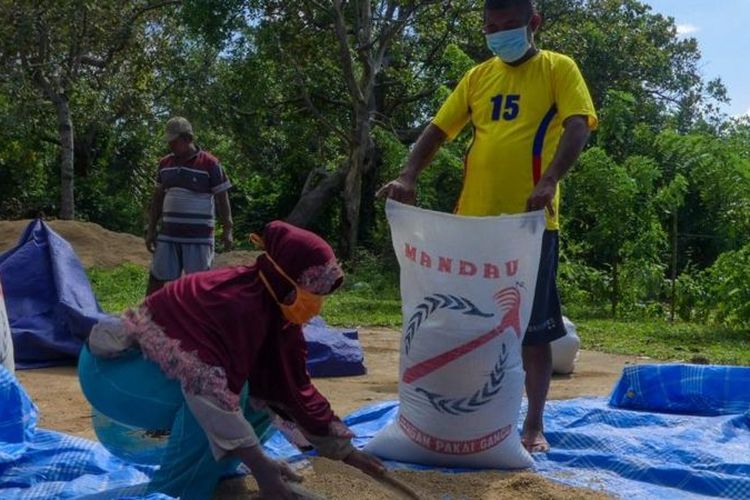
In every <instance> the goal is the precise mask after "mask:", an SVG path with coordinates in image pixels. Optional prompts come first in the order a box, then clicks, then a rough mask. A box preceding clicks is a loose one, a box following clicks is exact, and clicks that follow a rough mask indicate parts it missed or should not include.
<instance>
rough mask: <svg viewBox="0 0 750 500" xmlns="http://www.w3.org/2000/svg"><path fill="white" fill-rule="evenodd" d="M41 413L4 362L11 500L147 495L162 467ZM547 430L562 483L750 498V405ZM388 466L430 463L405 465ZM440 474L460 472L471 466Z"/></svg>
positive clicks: (4, 442)
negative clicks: (134, 459)
mask: <svg viewBox="0 0 750 500" xmlns="http://www.w3.org/2000/svg"><path fill="white" fill-rule="evenodd" d="M636 368H637V367H636ZM690 368H693V367H690ZM711 368H717V367H705V369H704V370H698V372H702V373H705V374H706V375H707V377H710V376H711V373H710V372H711V371H712V370H711ZM696 369H697V368H696ZM725 369H726V370H727V373H725V375H726V376H727V377H729V380H733V376H734V374H735V373H736V374H737V375H738V377H740V378H738V379H737V380H739V381H741V380H742V379H741V376H742V375H743V373H744V370H746V369H743V368H733V367H725ZM652 371H653V370H652V368H651V367H643V369H642V370H637V369H635V370H633V368H628V369H627V370H626V376H624V377H623V379H627V380H630V381H631V382H629V383H632V380H633V378H634V377H635V378H638V377H639V375H638V373H640V372H642V373H643V376H644V380H648V379H650V377H651V376H652V375H653V373H652ZM674 373H676V372H673V371H671V370H666V371H664V372H663V374H665V375H666V374H669V376H672V375H674ZM666 386H667V387H668V386H670V384H668V383H667V384H666ZM706 387H710V385H708V386H706ZM746 391H747V386H746V385H740V384H738V385H737V386H736V387H735V389H734V393H735V394H736V395H737V397H738V398H739V399H740V400H741V399H742V398H744V397H745V395H746ZM669 395H670V394H669V393H667V396H669ZM726 396H727V397H726V401H731V400H732V396H731V394H727V395H726ZM397 412H398V403H397V402H386V403H378V404H375V405H371V406H368V407H366V408H362V409H361V410H359V411H357V412H355V413H353V414H352V415H350V416H349V417H347V418H346V419H345V422H346V423H347V424H348V425H349V426H350V427H351V428H352V430H353V431H354V432H355V434H356V435H357V437H356V438H355V444H356V445H357V446H359V447H361V446H364V445H365V444H366V443H367V442H368V441H369V440H370V439H371V438H372V437H373V436H374V435H375V433H376V432H378V431H379V430H380V429H382V428H383V427H385V426H386V425H388V424H389V423H390V422H391V421H392V420H393V419H394V418H395V417H396V414H397ZM36 417H37V411H36V408H35V406H34V405H33V403H32V402H31V400H30V399H29V398H28V396H27V395H26V393H25V392H24V391H23V389H22V388H21V386H20V385H18V383H17V382H16V381H15V379H14V378H13V376H12V375H10V374H9V373H8V372H7V371H5V370H4V369H2V368H1V367H0V489H2V497H3V498H32V499H37V498H40V499H41V498H45V499H46V498H81V497H83V498H113V497H115V496H118V497H119V496H122V495H126V494H129V495H131V496H133V497H136V496H137V495H138V494H141V493H142V491H143V490H144V487H145V484H146V482H147V481H148V477H149V473H150V472H151V471H152V470H153V469H151V468H149V467H135V466H132V465H128V464H126V463H124V462H122V461H121V460H119V459H117V458H115V457H113V456H112V455H110V454H109V453H108V452H107V451H106V450H105V449H104V448H103V447H101V446H100V445H98V444H96V443H93V442H90V441H87V440H85V439H80V438H75V437H71V436H66V435H64V434H60V433H57V432H52V431H46V430H42V429H36V427H35V424H36ZM545 426H546V434H547V437H548V439H549V441H550V444H551V445H552V451H551V452H550V453H549V454H547V455H535V459H536V465H535V467H536V470H537V471H538V472H539V473H540V474H542V475H544V476H545V477H548V478H550V479H553V480H555V481H558V482H561V483H566V484H570V485H573V486H582V487H587V488H592V489H597V490H602V491H605V492H608V493H610V494H612V495H613V496H615V497H620V498H638V499H641V498H642V499H650V498H665V499H672V498H674V499H678V498H679V499H686V498H687V499H689V498H704V497H712V496H713V497H724V498H737V499H745V498H750V452H749V450H750V411H746V412H745V413H738V414H727V415H718V416H702V415H700V416H696V415H689V414H667V413H655V412H649V411H633V410H628V409H623V408H617V407H614V406H611V405H610V404H609V403H608V401H607V399H606V398H580V399H574V400H568V401H550V402H549V403H548V407H547V412H546V416H545ZM266 450H267V451H268V452H269V453H270V454H271V455H273V456H275V457H277V458H286V459H289V460H290V461H298V460H301V459H302V458H304V456H305V455H302V454H300V453H299V452H298V451H297V450H296V449H295V448H294V447H293V446H292V445H290V444H289V443H288V442H286V440H285V439H284V438H283V437H282V436H281V434H279V433H276V434H275V435H274V437H272V438H271V440H270V441H269V442H268V443H267V444H266ZM389 466H390V467H393V468H408V469H422V470H424V469H430V468H429V467H423V466H418V465H410V464H401V463H389ZM437 470H441V471H444V472H451V473H460V472H463V471H465V470H466V469H463V470H460V469H437ZM89 495H91V496H89ZM151 498H157V497H156V496H152V497H151Z"/></svg>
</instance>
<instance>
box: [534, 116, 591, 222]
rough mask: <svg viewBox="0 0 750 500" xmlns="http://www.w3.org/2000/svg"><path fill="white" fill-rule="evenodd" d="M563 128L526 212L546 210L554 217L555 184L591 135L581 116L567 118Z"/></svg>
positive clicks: (572, 163)
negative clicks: (558, 141) (555, 149)
mask: <svg viewBox="0 0 750 500" xmlns="http://www.w3.org/2000/svg"><path fill="white" fill-rule="evenodd" d="M563 126H564V127H565V130H564V131H563V134H562V137H561V138H560V143H559V144H558V146H557V151H555V156H554V158H553V159H552V162H551V163H550V165H549V167H548V168H547V171H546V172H545V173H544V175H543V176H542V178H541V179H540V180H539V183H538V184H537V185H536V187H535V188H534V191H533V192H532V193H531V196H530V197H529V199H528V201H527V202H526V210H529V211H532V210H541V209H543V208H547V210H549V212H550V214H551V215H554V208H553V206H552V200H553V199H554V197H555V192H556V190H557V183H558V182H560V181H561V180H562V178H563V177H564V176H565V174H567V173H568V171H569V170H570V169H571V168H572V167H573V165H574V164H575V162H576V161H577V160H578V157H579V156H580V154H581V151H583V147H584V146H585V145H586V141H588V139H589V135H590V134H591V130H590V129H589V125H588V118H587V117H586V116H583V115H574V116H571V117H568V119H567V120H565V123H564V124H563Z"/></svg>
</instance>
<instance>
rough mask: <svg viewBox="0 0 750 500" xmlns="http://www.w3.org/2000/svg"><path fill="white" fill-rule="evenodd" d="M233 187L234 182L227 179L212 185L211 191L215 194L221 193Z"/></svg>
mask: <svg viewBox="0 0 750 500" xmlns="http://www.w3.org/2000/svg"><path fill="white" fill-rule="evenodd" d="M231 187H232V183H231V182H229V181H228V180H227V181H224V182H222V183H221V184H219V185H218V186H214V187H212V188H211V192H212V193H213V194H219V193H223V192H224V191H227V190H228V189H229V188H231Z"/></svg>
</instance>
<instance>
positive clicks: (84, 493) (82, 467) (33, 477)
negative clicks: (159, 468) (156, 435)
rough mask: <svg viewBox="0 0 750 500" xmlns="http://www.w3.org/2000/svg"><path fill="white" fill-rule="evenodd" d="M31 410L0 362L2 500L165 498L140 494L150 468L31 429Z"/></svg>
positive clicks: (34, 419)
mask: <svg viewBox="0 0 750 500" xmlns="http://www.w3.org/2000/svg"><path fill="white" fill-rule="evenodd" d="M37 415H38V412H37V409H36V406H35V405H34V403H33V402H32V401H31V399H30V398H29V396H28V395H27V394H26V392H25V391H24V390H23V387H21V385H20V384H19V383H18V382H17V381H16V379H15V377H13V375H11V374H10V373H9V372H8V371H7V370H5V369H4V368H3V367H1V366H0V490H1V491H0V497H2V498H3V499H4V500H6V499H7V500H10V499H16V498H18V499H20V498H23V499H29V500H36V499H39V500H42V499H44V500H47V499H53V498H55V499H58V498H59V499H68V498H119V497H121V496H127V495H135V496H138V495H141V497H140V498H149V499H150V500H156V499H159V498H162V499H166V498H168V497H165V496H163V495H150V496H147V497H143V496H142V494H143V492H144V491H145V487H146V485H147V483H148V479H149V475H150V473H151V471H152V470H153V469H151V468H148V467H135V466H133V465H130V464H127V463H125V462H123V461H121V460H119V459H117V458H115V457H113V456H112V455H111V454H110V453H109V452H108V451H107V450H105V449H104V448H103V447H102V446H101V445H99V444H98V443H94V442H92V441H88V440H86V439H81V438H77V437H73V436H68V435H65V434H61V433H59V432H53V431H48V430H44V429H37V427H36V422H37ZM89 495H91V496H90V497H89Z"/></svg>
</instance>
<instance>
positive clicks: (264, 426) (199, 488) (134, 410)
mask: <svg viewBox="0 0 750 500" xmlns="http://www.w3.org/2000/svg"><path fill="white" fill-rule="evenodd" d="M78 377H79V380H80V383H81V389H82V390H83V394H84V395H85V396H86V399H88V401H89V403H91V405H92V406H93V407H94V408H95V409H96V410H97V411H98V412H100V413H101V414H103V415H105V416H106V417H108V418H109V419H111V420H114V421H115V422H118V423H121V424H124V425H126V426H132V427H137V428H139V429H144V430H163V431H166V430H168V431H169V440H168V443H167V445H166V448H165V449H164V450H163V454H162V456H161V459H160V467H159V469H158V470H157V472H156V474H155V475H154V477H153V478H152V480H151V484H150V486H149V491H150V492H159V493H164V494H167V495H170V496H173V497H180V498H182V499H186V500H189V499H210V498H211V497H212V496H213V492H214V490H215V489H216V484H217V483H218V481H219V479H220V478H221V477H222V476H225V475H228V474H231V473H233V472H234V471H235V470H236V469H237V466H238V465H239V461H238V460H235V459H223V460H221V461H218V462H217V461H216V460H214V457H213V455H212V453H211V450H210V447H209V444H208V438H207V437H206V434H205V433H204V432H203V429H202V428H201V427H200V425H199V424H198V422H197V421H196V419H195V417H194V416H193V414H192V413H191V412H190V410H189V408H188V406H187V403H186V402H185V398H184V396H183V394H182V390H181V388H180V384H179V382H178V381H176V380H170V379H168V378H167V377H166V376H165V375H164V373H163V372H162V371H161V369H160V368H159V366H158V365H157V364H156V363H154V362H152V361H149V360H148V359H145V358H144V357H143V355H142V354H141V353H140V351H132V352H129V353H127V354H124V355H123V356H121V357H118V358H107V359H105V358H98V357H96V356H94V355H93V354H91V352H90V351H89V349H88V347H84V348H83V350H82V351H81V356H80V358H79V361H78ZM246 402H247V385H246V386H245V389H243V391H242V395H241V404H242V405H243V407H245V408H246V410H245V418H247V419H248V421H249V422H250V423H251V424H252V425H253V428H254V429H255V431H256V434H257V435H258V437H259V439H260V440H261V441H263V440H264V438H267V437H268V435H269V434H270V432H268V431H269V429H270V418H269V416H268V414H267V413H265V412H253V411H252V410H248V409H247V406H246ZM99 437H100V440H102V436H99ZM104 441H106V437H104V440H103V441H102V445H104V447H105V448H106V447H107V444H108V443H107V442H104ZM114 446H116V445H115V444H114V443H110V447H114Z"/></svg>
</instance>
